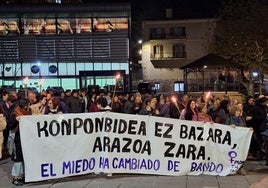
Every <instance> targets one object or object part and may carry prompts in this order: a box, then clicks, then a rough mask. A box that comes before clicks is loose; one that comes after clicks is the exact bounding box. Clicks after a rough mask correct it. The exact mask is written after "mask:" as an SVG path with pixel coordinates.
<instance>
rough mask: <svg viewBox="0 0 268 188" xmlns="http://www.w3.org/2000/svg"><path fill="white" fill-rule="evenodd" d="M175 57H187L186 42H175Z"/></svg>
mask: <svg viewBox="0 0 268 188" xmlns="http://www.w3.org/2000/svg"><path fill="white" fill-rule="evenodd" d="M173 57H175V58H185V57H186V52H185V46H184V44H174V45H173Z"/></svg>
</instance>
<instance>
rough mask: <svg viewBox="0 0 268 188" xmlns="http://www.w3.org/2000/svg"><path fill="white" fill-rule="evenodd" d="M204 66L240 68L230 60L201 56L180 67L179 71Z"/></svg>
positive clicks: (213, 56) (214, 56)
mask: <svg viewBox="0 0 268 188" xmlns="http://www.w3.org/2000/svg"><path fill="white" fill-rule="evenodd" d="M204 66H207V67H229V68H231V67H233V68H239V67H241V65H240V64H238V63H234V62H233V61H231V60H227V59H224V58H223V57H220V56H218V55H215V54H212V53H210V54H208V55H206V56H203V57H201V58H199V59H197V60H195V61H193V62H191V63H189V64H187V65H185V66H182V67H181V69H187V68H188V69H202V68H204Z"/></svg>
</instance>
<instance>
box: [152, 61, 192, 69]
mask: <svg viewBox="0 0 268 188" xmlns="http://www.w3.org/2000/svg"><path fill="white" fill-rule="evenodd" d="M151 63H152V64H153V66H154V67H155V68H167V69H172V68H180V67H182V66H184V65H186V64H187V60H186V59H157V60H151Z"/></svg>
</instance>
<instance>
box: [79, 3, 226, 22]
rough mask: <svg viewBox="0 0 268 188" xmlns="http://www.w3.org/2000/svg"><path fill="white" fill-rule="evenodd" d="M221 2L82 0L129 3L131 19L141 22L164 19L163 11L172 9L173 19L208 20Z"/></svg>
mask: <svg viewBox="0 0 268 188" xmlns="http://www.w3.org/2000/svg"><path fill="white" fill-rule="evenodd" d="M222 1H223V0H83V2H85V3H90V2H94V3H100V2H106V3H111V2H130V3H131V7H132V18H133V19H135V18H137V17H138V18H140V19H143V20H155V19H165V9H166V8H172V9H173V17H174V18H178V19H183V18H208V17H217V15H218V10H219V8H220V7H221V5H222Z"/></svg>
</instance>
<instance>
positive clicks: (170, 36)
mask: <svg viewBox="0 0 268 188" xmlns="http://www.w3.org/2000/svg"><path fill="white" fill-rule="evenodd" d="M158 39H186V34H185V33H183V34H182V35H175V34H173V33H161V34H155V33H151V34H150V40H158Z"/></svg>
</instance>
